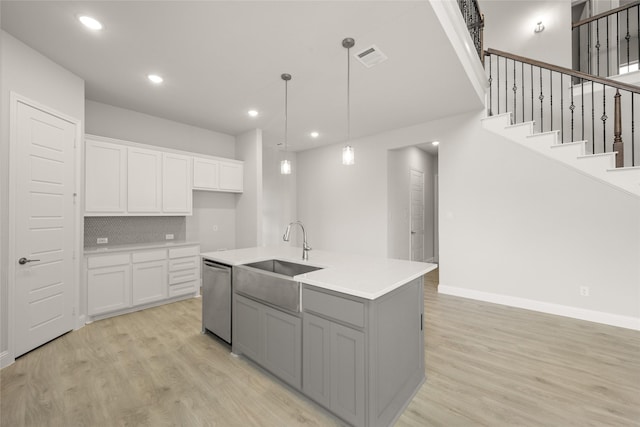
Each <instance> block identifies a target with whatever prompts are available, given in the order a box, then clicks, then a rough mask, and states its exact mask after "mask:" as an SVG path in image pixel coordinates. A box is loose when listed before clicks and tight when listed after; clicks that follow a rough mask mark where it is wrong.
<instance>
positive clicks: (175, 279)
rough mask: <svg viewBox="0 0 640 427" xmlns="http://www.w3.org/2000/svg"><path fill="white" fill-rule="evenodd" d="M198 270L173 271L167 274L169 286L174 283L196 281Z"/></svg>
mask: <svg viewBox="0 0 640 427" xmlns="http://www.w3.org/2000/svg"><path fill="white" fill-rule="evenodd" d="M198 279H199V277H198V270H183V271H173V272H171V273H169V284H170V285H174V284H176V283H183V282H189V281H193V280H198Z"/></svg>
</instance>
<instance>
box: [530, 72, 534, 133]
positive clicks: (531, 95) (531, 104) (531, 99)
mask: <svg viewBox="0 0 640 427" xmlns="http://www.w3.org/2000/svg"><path fill="white" fill-rule="evenodd" d="M530 65H531V75H530V76H531V121H533V64H530Z"/></svg>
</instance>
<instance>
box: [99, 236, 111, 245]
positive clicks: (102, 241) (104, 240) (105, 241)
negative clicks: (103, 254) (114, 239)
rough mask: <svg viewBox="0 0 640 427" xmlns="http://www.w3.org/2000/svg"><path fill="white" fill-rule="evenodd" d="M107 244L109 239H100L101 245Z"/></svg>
mask: <svg viewBox="0 0 640 427" xmlns="http://www.w3.org/2000/svg"><path fill="white" fill-rule="evenodd" d="M105 243H109V239H108V238H107V237H98V244H99V245H104V244H105Z"/></svg>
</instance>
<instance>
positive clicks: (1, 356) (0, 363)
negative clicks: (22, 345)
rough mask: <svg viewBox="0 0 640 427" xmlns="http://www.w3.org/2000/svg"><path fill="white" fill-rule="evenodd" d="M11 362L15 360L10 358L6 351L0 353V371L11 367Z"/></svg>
mask: <svg viewBox="0 0 640 427" xmlns="http://www.w3.org/2000/svg"><path fill="white" fill-rule="evenodd" d="M13 362H15V359H14V358H13V357H11V355H10V354H9V352H8V351H3V352H2V353H0V369H3V368H6V367H7V366H9V365H12V364H13Z"/></svg>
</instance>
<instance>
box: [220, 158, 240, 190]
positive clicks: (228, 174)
mask: <svg viewBox="0 0 640 427" xmlns="http://www.w3.org/2000/svg"><path fill="white" fill-rule="evenodd" d="M243 174H244V167H243V165H242V164H241V163H234V162H225V161H220V190H225V191H233V192H239V193H241V192H242V188H243Z"/></svg>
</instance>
